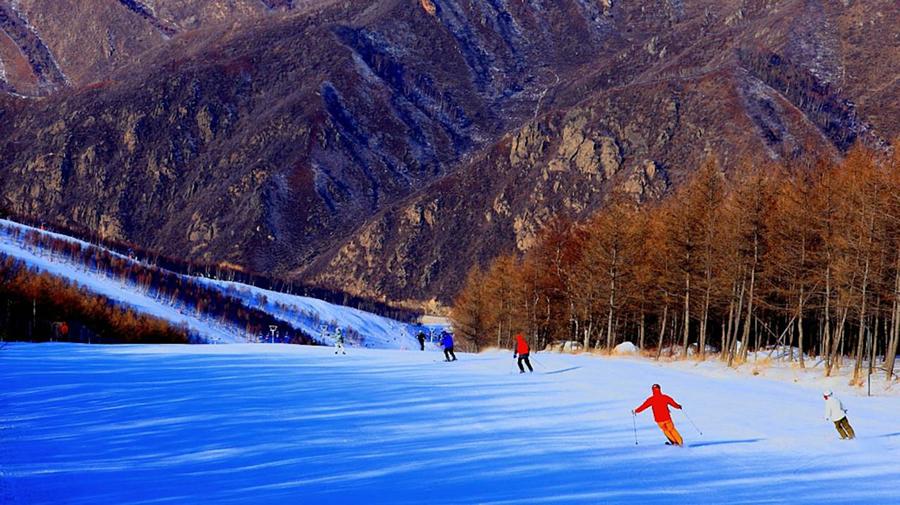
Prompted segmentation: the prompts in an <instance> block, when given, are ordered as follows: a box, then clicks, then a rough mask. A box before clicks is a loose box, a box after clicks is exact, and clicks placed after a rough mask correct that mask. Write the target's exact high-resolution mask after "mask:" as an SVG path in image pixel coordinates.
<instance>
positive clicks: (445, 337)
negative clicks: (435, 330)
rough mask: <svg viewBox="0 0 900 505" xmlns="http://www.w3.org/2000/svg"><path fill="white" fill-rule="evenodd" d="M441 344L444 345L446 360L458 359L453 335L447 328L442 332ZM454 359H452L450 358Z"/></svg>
mask: <svg viewBox="0 0 900 505" xmlns="http://www.w3.org/2000/svg"><path fill="white" fill-rule="evenodd" d="M441 345H442V346H443V347H444V358H445V359H444V361H456V354H454V353H453V335H451V334H450V332H448V331H447V330H444V331H442V332H441ZM451 357H452V358H453V359H450V358H451Z"/></svg>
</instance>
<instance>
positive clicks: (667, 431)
mask: <svg viewBox="0 0 900 505" xmlns="http://www.w3.org/2000/svg"><path fill="white" fill-rule="evenodd" d="M656 424H658V425H659V429H661V430H662V432H663V435H665V436H666V438H668V439H669V442H672V443H673V444H675V445H684V440H683V439H682V438H681V433H678V430H676V429H675V423H673V422H672V421H671V420H669V421H662V422H659V423H656Z"/></svg>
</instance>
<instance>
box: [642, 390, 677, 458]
mask: <svg viewBox="0 0 900 505" xmlns="http://www.w3.org/2000/svg"><path fill="white" fill-rule="evenodd" d="M652 390H653V394H652V395H651V396H650V398H647V400H646V401H644V403H642V404H641V406H640V407H638V408H636V409H634V410H632V411H631V413H632V415H634V414H639V413H641V412H643V411H644V410H646V409H647V407H652V408H653V420H655V421H656V424H658V425H659V429H661V430H662V432H663V434H664V435H665V436H666V438H667V439H668V440H669V441H668V442H666V445H679V446H681V445H684V440H683V439H682V438H681V434H680V433H678V430H676V429H675V424H674V423H673V422H672V416H671V414H669V405H671V406H673V407H675V408H676V409H678V410H681V405H679V404H678V403H676V402H675V400H673V399H672V397H670V396H668V395H664V394H662V389H661V388H660V387H659V384H654V385H653V388H652Z"/></svg>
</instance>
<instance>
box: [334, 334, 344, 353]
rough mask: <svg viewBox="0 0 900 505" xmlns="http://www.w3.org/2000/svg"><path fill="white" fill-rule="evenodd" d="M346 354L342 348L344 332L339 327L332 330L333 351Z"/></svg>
mask: <svg viewBox="0 0 900 505" xmlns="http://www.w3.org/2000/svg"><path fill="white" fill-rule="evenodd" d="M338 352H340V353H341V354H347V351H345V350H344V332H343V331H341V329H340V328H338V329H336V330H334V353H335V354H337V353H338Z"/></svg>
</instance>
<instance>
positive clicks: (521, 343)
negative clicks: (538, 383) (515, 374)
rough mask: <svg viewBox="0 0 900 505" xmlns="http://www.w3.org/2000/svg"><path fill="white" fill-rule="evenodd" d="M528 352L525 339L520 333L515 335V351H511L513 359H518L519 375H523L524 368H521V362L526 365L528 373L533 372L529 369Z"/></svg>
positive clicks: (532, 369)
mask: <svg viewBox="0 0 900 505" xmlns="http://www.w3.org/2000/svg"><path fill="white" fill-rule="evenodd" d="M529 351H530V349H529V348H528V342H526V341H525V337H523V336H522V334H521V333H519V334H518V335H516V349H515V350H514V351H513V359H516V356H518V358H519V361H518V363H519V373H525V367H523V366H522V362H524V363H525V364H526V365H528V371H529V372H534V368H532V367H531V361H529V360H528V355H529V354H530V352H529Z"/></svg>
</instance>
